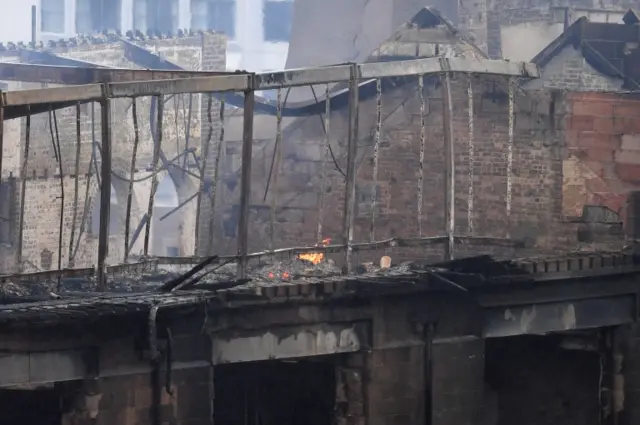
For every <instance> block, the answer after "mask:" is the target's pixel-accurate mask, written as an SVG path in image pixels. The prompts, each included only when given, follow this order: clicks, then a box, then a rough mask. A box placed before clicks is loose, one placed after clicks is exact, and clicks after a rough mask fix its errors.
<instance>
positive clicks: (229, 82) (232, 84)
mask: <svg viewBox="0 0 640 425" xmlns="http://www.w3.org/2000/svg"><path fill="white" fill-rule="evenodd" d="M107 87H108V88H107V93H108V96H109V97H132V96H153V95H161V94H176V93H211V92H226V91H245V90H248V89H250V88H251V75H249V74H232V75H217V76H215V77H201V78H182V79H176V80H159V81H139V82H131V83H110V84H108V85H107Z"/></svg>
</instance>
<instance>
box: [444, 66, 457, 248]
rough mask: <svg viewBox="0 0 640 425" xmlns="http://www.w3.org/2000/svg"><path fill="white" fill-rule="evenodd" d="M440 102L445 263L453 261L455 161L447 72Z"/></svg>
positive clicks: (449, 84)
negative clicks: (442, 126)
mask: <svg viewBox="0 0 640 425" xmlns="http://www.w3.org/2000/svg"><path fill="white" fill-rule="evenodd" d="M442 100H443V105H444V121H443V123H444V170H445V177H444V200H445V202H444V205H445V211H444V217H445V220H444V221H445V234H446V235H447V241H446V244H445V261H448V260H452V259H453V251H454V239H453V231H454V226H455V190H456V187H455V175H456V174H455V160H454V149H453V110H452V105H451V81H450V75H449V72H444V73H443V75H442Z"/></svg>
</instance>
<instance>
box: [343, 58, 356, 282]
mask: <svg viewBox="0 0 640 425" xmlns="http://www.w3.org/2000/svg"><path fill="white" fill-rule="evenodd" d="M358 102H359V88H358V65H357V64H352V65H351V75H350V76H349V137H348V146H347V176H346V180H347V182H346V186H347V187H346V191H345V197H344V225H343V239H344V242H345V243H346V245H347V251H346V266H347V273H349V274H350V273H351V272H352V271H353V264H351V260H352V254H353V248H352V246H351V244H352V242H353V218H354V213H355V211H354V210H355V201H356V173H357V170H356V155H357V154H358Z"/></svg>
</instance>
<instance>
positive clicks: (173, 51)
mask: <svg viewBox="0 0 640 425" xmlns="http://www.w3.org/2000/svg"><path fill="white" fill-rule="evenodd" d="M225 40H226V39H225V37H224V36H223V35H219V34H212V33H205V34H202V35H198V36H195V37H185V38H171V39H163V40H146V41H143V42H140V43H141V45H142V46H143V47H145V48H146V49H147V50H149V51H151V52H153V53H155V54H159V55H161V56H162V57H163V58H166V59H167V60H169V61H172V62H174V63H176V64H178V65H180V66H182V67H184V68H185V69H189V70H201V69H205V70H216V69H218V70H223V69H224V67H225V50H226V48H225V45H226V41H225ZM53 53H56V54H58V55H60V56H66V57H69V58H74V59H78V60H83V61H87V62H91V63H96V64H99V65H107V66H115V67H124V68H137V67H139V66H138V65H136V64H135V63H134V62H133V61H131V60H129V59H126V58H125V54H124V50H123V45H122V44H121V43H107V44H93V45H80V46H77V47H64V48H62V47H57V48H55V49H54V50H53ZM5 54H7V55H9V54H10V52H7V53H5ZM13 54H14V55H15V54H16V53H13ZM18 54H19V52H18ZM11 59H12V58H11V57H7V58H3V60H11ZM13 60H17V58H13ZM134 61H135V59H134ZM12 85H13V88H16V89H19V88H33V87H40V86H41V85H40V84H33V83H22V84H20V83H18V84H14V83H12ZM9 88H10V89H11V88H12V86H10V87H9ZM200 97H201V95H197V94H196V95H177V96H174V97H171V98H169V97H167V98H165V103H164V114H163V134H162V136H163V137H162V139H163V143H162V146H163V151H164V154H165V155H166V158H167V159H168V160H172V159H174V158H175V157H178V156H180V158H181V159H180V160H179V161H178V164H179V165H180V168H185V166H186V168H187V169H188V171H189V172H190V173H192V174H195V175H197V174H199V170H198V168H197V167H196V163H195V161H194V159H193V158H194V156H195V157H198V156H200V152H201V150H202V148H201V142H202V138H201V132H202V129H201V119H202V117H201V114H202V113H203V112H202V107H201V102H202V100H201V99H200ZM152 103H153V104H154V105H153V107H152ZM156 105H157V102H156V101H155V100H152V99H150V98H138V99H137V100H136V107H137V127H138V130H139V132H138V139H139V144H138V149H137V159H136V164H135V170H136V172H135V176H134V179H135V182H136V183H135V184H134V187H133V196H132V214H131V222H130V229H131V230H130V234H133V232H134V230H135V229H136V227H137V226H138V224H139V223H140V221H141V219H142V217H143V215H144V214H145V213H146V212H147V206H148V202H149V196H150V189H151V179H150V176H151V174H152V163H153V161H152V157H153V139H152V135H151V132H152V129H151V122H150V120H153V121H155V120H156V116H155V115H154V116H153V118H152V117H151V114H155V112H154V111H156V110H157V106H156ZM212 105H213V106H212V108H213V126H212V127H213V128H214V134H213V137H212V140H214V141H216V140H217V139H218V136H217V131H218V130H217V128H218V127H219V125H218V124H217V123H218V113H217V110H218V109H219V107H218V105H219V102H218V101H216V100H214V101H213V102H212ZM79 109H80V117H79V120H78V119H77V114H76V108H75V107H72V108H67V109H63V110H59V111H56V112H55V119H53V116H52V117H51V118H50V116H49V114H47V113H45V114H39V115H34V116H32V117H31V123H30V128H31V130H30V138H29V140H30V144H29V156H28V158H27V161H26V165H27V167H26V169H24V170H23V169H22V166H23V161H24V159H25V158H24V149H25V141H26V137H25V135H26V119H22V120H12V121H9V122H7V124H6V130H5V145H4V146H5V150H6V151H7V152H6V154H7V156H6V157H5V160H4V163H3V170H2V173H3V178H4V179H7V177H8V176H10V175H12V176H14V177H20V176H21V173H22V172H23V171H24V172H25V175H26V192H25V206H24V215H23V220H24V237H23V250H22V260H23V262H22V264H20V265H18V264H16V260H15V259H16V258H17V255H18V253H17V252H16V247H17V245H18V244H17V240H16V238H17V233H16V235H14V236H15V237H14V238H13V240H11V241H10V243H9V244H8V246H6V247H3V248H2V249H3V250H4V251H3V252H2V254H3V255H2V258H3V264H2V265H3V270H4V271H10V270H15V269H17V268H20V267H22V268H23V269H25V268H27V269H28V268H30V267H36V268H44V265H43V264H42V262H41V257H42V254H43V252H51V253H53V258H52V264H53V266H54V267H55V266H57V261H58V235H59V232H58V228H59V220H60V213H61V209H60V198H61V195H62V190H61V181H63V182H64V213H63V215H64V225H63V238H62V240H63V244H62V266H63V267H66V266H68V265H73V266H76V267H82V266H91V265H94V264H95V262H96V246H97V232H95V231H92V230H91V229H92V228H94V229H95V228H97V226H96V223H95V222H94V223H92V220H93V221H95V220H96V219H97V214H95V213H93V214H92V211H97V208H99V207H98V205H96V204H97V203H98V202H99V196H98V195H99V191H98V178H99V177H97V176H96V172H95V170H96V166H97V169H98V170H99V167H100V154H99V147H100V139H101V130H100V115H101V112H100V111H101V110H100V105H99V104H93V105H81V106H79ZM20 121H22V123H21V122H20ZM92 121H93V122H94V123H95V125H92ZM133 121H134V120H133V115H132V100H130V99H117V100H113V101H112V122H113V123H114V125H113V127H112V139H113V146H112V154H113V160H112V163H113V174H112V191H113V192H115V197H116V198H117V204H114V203H113V201H112V207H111V213H112V216H113V218H112V226H111V236H110V245H109V261H110V262H112V263H113V262H120V261H122V260H123V259H124V228H125V210H126V203H127V197H128V193H129V182H128V180H129V178H130V173H131V158H132V153H133V146H134V140H135V131H134V122H133ZM51 124H52V125H51ZM76 124H78V125H79V130H80V134H79V138H80V152H79V154H80V155H79V168H78V169H76V165H75V164H76V140H77V138H78V134H77V125H76ZM206 128H207V129H208V125H206ZM52 135H53V136H52ZM52 138H53V139H54V140H56V142H57V139H59V142H60V154H59V157H60V158H61V161H60V165H59V164H58V161H57V159H56V152H55V150H56V149H54V144H53V143H52ZM94 148H95V149H94ZM189 151H192V152H193V153H188V152H189ZM214 153H215V150H214ZM92 156H93V157H95V158H96V161H95V163H94V165H93V166H92V160H91V158H92ZM209 163H210V164H211V163H213V161H209ZM159 166H161V167H162V171H160V173H159V180H162V179H163V178H165V177H166V176H167V175H168V174H171V176H170V178H172V180H173V182H174V184H175V188H176V191H177V194H178V200H179V203H183V202H186V201H187V200H188V199H189V198H192V195H194V194H195V193H196V192H197V191H198V188H199V179H196V178H194V177H192V176H190V175H189V174H187V173H185V172H184V171H183V170H181V169H179V168H175V167H169V169H168V170H166V169H165V167H163V166H162V162H160V164H159ZM205 171H206V172H207V173H211V171H209V170H208V169H207V170H205ZM60 174H62V176H63V178H62V180H61V179H60V178H59V176H60ZM76 175H77V176H79V177H78V191H77V202H76V190H75V183H76V182H75V176H76ZM5 181H6V180H5ZM87 186H88V190H87ZM16 187H17V190H14V191H13V194H12V195H13V196H12V197H13V199H12V202H13V203H14V204H15V205H17V207H16V208H15V209H14V210H15V211H14V212H15V215H14V216H13V217H12V218H11V220H12V223H13V227H14V228H16V229H17V228H18V227H19V219H18V217H19V216H20V214H19V212H20V207H19V205H20V188H21V180H20V179H18V180H17V181H16ZM74 212H75V213H76V214H74ZM177 214H178V215H180V220H177V222H178V223H180V224H181V226H180V227H177V228H176V229H171V232H170V233H172V234H174V236H172V237H171V239H170V241H169V243H168V245H171V246H176V247H177V248H179V253H180V254H181V255H189V254H193V252H194V246H195V222H196V201H195V199H194V198H192V200H191V201H190V202H188V203H187V204H186V205H185V206H184V207H183V208H182V209H180V210H179V212H178V213H177ZM74 216H75V221H74ZM174 218H175V217H174ZM174 221H175V220H174ZM72 229H73V234H74V240H73V241H71V234H72ZM154 229H156V231H155V232H154ZM151 233H152V234H151V240H152V242H151V246H152V247H153V246H160V247H164V246H165V245H167V244H165V243H163V240H164V239H166V238H167V237H169V236H168V235H167V234H166V233H169V232H168V231H167V228H166V227H164V228H163V227H162V225H161V223H160V222H159V221H158V217H156V218H154V221H153V226H152V232H151ZM154 234H155V236H154ZM143 239H144V231H143V232H142V234H141V236H140V237H139V238H138V239H137V241H136V243H135V244H134V245H133V247H132V249H131V253H132V254H138V253H141V252H142V249H143ZM70 246H71V249H70ZM74 253H75V254H74ZM150 253H152V254H157V255H166V252H163V251H162V250H160V251H157V250H156V251H155V252H154V249H153V248H152V249H151V251H150ZM71 258H73V261H70V259H71Z"/></svg>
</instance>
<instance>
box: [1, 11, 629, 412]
mask: <svg viewBox="0 0 640 425" xmlns="http://www.w3.org/2000/svg"><path fill="white" fill-rule="evenodd" d="M394 19H395V18H394ZM639 22H640V20H638V19H637V17H635V14H634V13H632V12H629V13H627V14H626V15H625V17H624V23H594V22H589V21H588V20H587V19H578V20H577V21H576V22H575V23H573V24H571V23H570V22H567V26H566V27H567V28H566V31H564V33H562V34H561V35H560V36H559V37H558V38H557V39H556V40H555V41H554V42H553V43H551V44H550V45H549V46H548V47H547V48H545V49H544V50H542V52H541V53H539V54H538V55H537V56H535V57H533V59H532V62H531V63H529V62H518V61H505V60H496V59H490V58H489V57H488V54H487V53H485V48H484V46H482V45H478V44H476V43H474V42H473V40H472V39H471V38H470V37H468V35H466V34H463V33H462V32H460V31H458V30H457V28H456V27H455V26H454V25H453V24H452V23H451V21H450V20H448V19H447V18H446V17H444V16H442V14H441V13H440V12H438V11H437V10H435V9H431V8H424V9H421V10H420V11H419V12H418V13H417V14H415V15H414V16H413V17H412V18H411V19H409V20H408V21H407V22H406V23H405V24H403V25H400V26H399V27H398V28H396V30H395V32H394V33H393V34H392V35H391V37H388V39H387V40H386V41H382V42H381V43H379V44H378V45H377V47H375V48H374V49H370V50H369V51H368V53H366V57H364V58H362V60H358V63H347V64H345V63H341V64H336V65H329V64H325V66H319V67H311V68H301V69H292V70H286V71H279V72H266V73H249V72H244V71H238V72H233V73H228V72H222V71H220V70H221V69H222V68H218V67H221V66H223V65H224V47H223V46H224V37H223V36H221V35H219V34H216V33H199V34H182V36H180V37H175V38H164V39H151V40H150V39H144V40H141V39H133V38H131V39H129V38H127V37H125V38H121V37H117V36H115V35H113V36H104V38H102V39H100V40H98V39H95V40H88V41H87V42H86V43H84V42H82V40H80V39H76V40H74V41H70V42H69V43H67V42H64V43H63V44H61V45H56V46H50V48H48V49H32V48H27V47H26V46H24V47H21V48H17V46H15V48H13V47H12V48H11V50H7V51H5V52H2V54H3V55H5V56H4V59H5V60H4V61H3V63H1V64H0V80H2V81H6V82H7V85H8V87H7V88H8V90H6V91H5V90H3V91H2V93H1V96H0V124H2V125H0V128H1V129H2V133H0V142H1V143H2V149H0V151H1V152H2V153H3V155H2V157H1V158H2V162H1V163H0V170H2V173H0V188H1V189H2V192H0V195H2V196H6V197H7V198H8V199H12V200H13V201H14V202H13V203H5V202H0V208H1V209H2V210H0V219H2V220H0V237H5V236H3V235H5V234H6V235H9V237H8V239H5V240H4V242H2V243H3V245H2V249H4V250H6V253H5V254H6V255H4V256H3V257H2V261H3V264H4V267H5V269H4V270H5V273H4V274H2V275H0V424H9V425H13V424H16V425H17V424H23V423H38V424H43V425H89V424H91V425H102V424H105V425H106V424H109V425H111V424H119V425H120V424H121V425H133V424H136V425H168V424H171V425H207V424H215V425H237V424H244V425H297V424H300V423H306V424H311V425H336V424H337V425H378V424H395V425H502V424H511V423H520V424H524V425H527V424H532V425H533V424H536V425H538V424H541V423H552V422H553V423H560V424H565V423H566V424H576V423H582V424H587V425H590V424H593V425H596V424H597V425H609V424H611V425H634V424H636V423H638V421H640V399H639V398H638V394H640V379H639V378H638V377H639V376H640V361H638V359H640V351H639V350H640V345H639V341H640V327H639V325H638V321H639V320H638V318H639V317H640V310H639V308H640V307H639V306H640V297H639V294H640V282H639V280H638V275H639V274H640V256H639V254H638V247H637V239H638V234H639V233H638V229H640V226H639V225H638V211H640V210H639V207H638V205H640V202H638V199H637V193H636V191H637V184H638V180H637V178H636V177H635V173H636V168H635V167H636V165H637V164H636V162H635V161H636V159H637V158H636V155H637V154H636V152H639V151H640V148H638V146H636V145H637V144H638V143H639V142H640V141H639V140H638V136H637V134H638V131H640V130H638V129H637V128H636V127H638V126H637V124H638V123H640V121H639V120H640V113H638V114H636V112H637V111H636V109H637V107H636V106H637V105H636V103H637V100H636V94H635V89H634V88H633V82H634V80H635V77H634V72H635V71H634V70H635V67H634V64H635V62H634V61H635V54H636V52H635V50H636V47H637V42H636V41H635V39H634V37H635V34H637V31H638V28H640V26H639V25H638V23H639ZM89 41H92V42H91V43H89ZM634 43H636V44H634ZM32 47H33V46H32ZM294 56H295V55H294ZM292 60H293V59H292ZM294 62H295V61H294ZM43 85H48V86H47V87H43ZM271 98H274V99H275V100H269V99H271ZM638 111H640V109H638ZM638 128H640V127H638ZM165 180H170V182H171V183H172V184H173V186H174V187H175V188H176V189H175V191H176V195H175V197H174V199H173V201H172V202H166V203H161V202H159V201H160V200H161V198H162V197H161V196H159V194H160V193H162V191H160V190H159V188H160V187H161V185H162V182H163V181H165ZM97 201H99V203H96V202H97ZM169 218H171V220H172V221H171V223H174V225H175V227H174V228H169V227H167V226H168V225H167V224H166V222H165V220H169ZM94 225H95V227H93V226H94ZM2 226H4V227H2ZM163 226H164V227H163ZM2 232H4V233H2ZM176 235H177V236H176ZM174 238H175V239H174ZM167 239H171V240H169V241H167ZM76 247H79V248H76ZM168 248H171V254H170V253H169V252H168V251H167V249H168ZM196 254H197V256H196ZM94 264H95V267H93V266H94ZM32 268H33V269H35V270H33V271H32Z"/></svg>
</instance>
